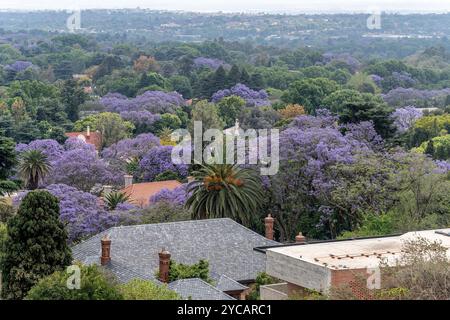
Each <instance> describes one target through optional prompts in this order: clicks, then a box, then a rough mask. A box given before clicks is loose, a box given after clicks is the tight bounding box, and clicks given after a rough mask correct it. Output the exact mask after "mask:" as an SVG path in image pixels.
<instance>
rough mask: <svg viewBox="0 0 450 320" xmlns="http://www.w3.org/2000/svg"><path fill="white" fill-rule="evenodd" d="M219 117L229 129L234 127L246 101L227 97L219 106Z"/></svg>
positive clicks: (236, 97) (235, 97)
mask: <svg viewBox="0 0 450 320" xmlns="http://www.w3.org/2000/svg"><path fill="white" fill-rule="evenodd" d="M217 106H218V107H219V115H220V117H221V118H222V120H223V121H225V125H226V126H227V127H231V126H233V125H234V123H235V121H236V119H238V118H239V116H240V115H241V113H242V112H243V110H244V107H245V100H244V99H242V98H241V97H238V96H229V97H225V98H223V99H222V100H220V102H219V103H218V104H217Z"/></svg>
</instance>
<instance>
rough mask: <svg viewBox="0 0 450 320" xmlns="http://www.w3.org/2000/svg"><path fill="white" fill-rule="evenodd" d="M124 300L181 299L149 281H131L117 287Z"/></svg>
mask: <svg viewBox="0 0 450 320" xmlns="http://www.w3.org/2000/svg"><path fill="white" fill-rule="evenodd" d="M119 291H120V292H121V294H122V296H123V298H124V300H181V297H180V296H179V295H178V294H177V293H176V292H175V291H172V290H170V289H168V288H167V286H166V285H157V284H155V283H153V282H151V281H146V280H141V279H133V280H131V281H130V282H128V283H126V284H122V285H120V286H119Z"/></svg>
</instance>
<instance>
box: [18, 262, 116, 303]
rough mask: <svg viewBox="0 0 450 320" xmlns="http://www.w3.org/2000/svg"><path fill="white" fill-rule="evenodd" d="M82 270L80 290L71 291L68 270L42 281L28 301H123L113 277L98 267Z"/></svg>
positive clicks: (28, 296)
mask: <svg viewBox="0 0 450 320" xmlns="http://www.w3.org/2000/svg"><path fill="white" fill-rule="evenodd" d="M77 266H78V267H79V268H80V280H81V283H80V288H79V289H69V288H68V287H67V282H68V281H70V279H69V277H70V276H71V273H70V272H67V271H66V270H63V271H56V272H55V273H53V274H51V275H49V276H47V277H45V278H43V279H41V280H40V281H39V282H38V283H37V284H36V285H34V286H33V287H32V288H31V290H30V291H29V292H28V295H27V296H26V299H27V300H122V299H123V294H122V292H121V288H118V286H117V284H116V283H115V282H114V279H113V278H112V277H111V275H109V274H106V273H105V271H103V270H102V269H101V268H100V267H98V266H96V265H90V266H83V265H80V264H78V265H77Z"/></svg>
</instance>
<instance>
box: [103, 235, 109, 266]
mask: <svg viewBox="0 0 450 320" xmlns="http://www.w3.org/2000/svg"><path fill="white" fill-rule="evenodd" d="M101 243H102V256H101V257H100V263H101V265H102V266H105V265H107V264H108V263H109V262H110V261H111V239H109V237H108V235H105V236H104V237H103V238H102V240H101Z"/></svg>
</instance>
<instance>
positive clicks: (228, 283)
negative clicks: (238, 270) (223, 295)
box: [216, 274, 248, 291]
mask: <svg viewBox="0 0 450 320" xmlns="http://www.w3.org/2000/svg"><path fill="white" fill-rule="evenodd" d="M216 288H217V289H219V290H220V291H240V290H246V289H248V287H246V286H244V285H243V284H240V283H239V282H237V281H235V280H233V279H231V278H230V277H227V276H226V275H224V274H223V275H221V276H220V279H219V281H218V282H217V285H216Z"/></svg>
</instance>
